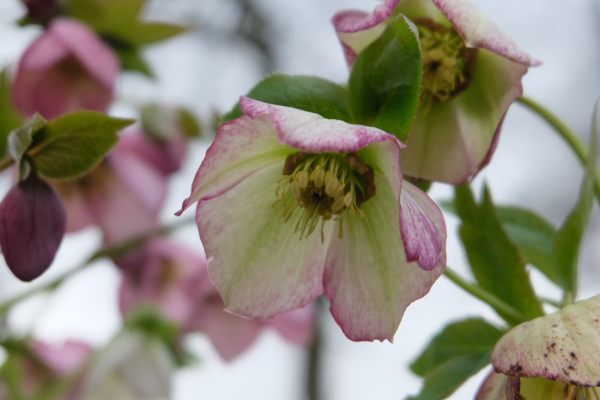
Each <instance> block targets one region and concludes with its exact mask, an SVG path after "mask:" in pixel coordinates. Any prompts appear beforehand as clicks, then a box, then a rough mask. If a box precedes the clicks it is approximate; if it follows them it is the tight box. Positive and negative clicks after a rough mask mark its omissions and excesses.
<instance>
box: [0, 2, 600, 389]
mask: <svg viewBox="0 0 600 400" xmlns="http://www.w3.org/2000/svg"><path fill="white" fill-rule="evenodd" d="M376 3H377V2H375V1H369V0H302V1H294V0H260V1H259V0H257V1H256V4H258V5H259V6H260V7H261V9H262V10H263V11H264V13H265V15H266V16H268V19H269V23H270V24H271V25H272V29H273V35H274V36H273V37H274V39H273V40H275V38H276V40H277V41H276V43H275V46H274V49H275V52H274V60H275V64H276V68H275V69H276V70H277V71H280V72H284V73H290V74H312V75H318V76H321V77H324V78H327V79H331V80H333V81H338V82H343V81H345V79H346V77H347V74H348V72H347V68H346V65H345V63H344V59H343V56H342V52H341V49H340V46H339V44H338V42H337V39H336V37H335V34H334V31H333V29H332V27H331V25H330V23H329V20H330V18H331V16H332V15H333V14H334V13H335V12H336V11H338V10H341V9H345V8H358V9H364V10H370V9H372V7H373V6H374V5H375V4H376ZM475 4H477V6H478V7H480V8H481V9H483V10H484V11H485V12H486V13H487V14H488V15H489V16H490V17H492V18H493V19H494V20H495V21H496V23H497V24H498V25H499V26H500V27H501V28H503V30H504V31H505V32H506V33H508V34H509V35H510V36H511V37H512V38H513V39H515V41H516V42H517V43H519V44H520V45H521V47H522V48H524V49H525V50H527V51H528V52H530V53H531V54H532V55H533V56H534V57H536V58H538V59H541V60H542V61H543V62H544V65H543V66H541V67H538V68H534V69H531V70H530V71H529V73H528V74H527V76H526V77H525V79H524V88H525V91H524V92H525V94H527V95H528V96H530V97H533V98H534V99H537V100H539V101H541V102H542V103H543V104H545V105H547V106H548V107H549V108H550V109H552V110H553V111H555V112H556V113H557V114H558V115H559V116H560V117H561V118H564V120H565V121H566V122H567V123H568V124H569V125H570V126H572V127H573V128H574V129H575V130H576V131H577V132H578V133H580V134H581V135H582V136H587V134H588V132H589V126H590V117H591V112H592V108H593V104H594V102H595V100H596V98H597V97H598V96H599V95H600V52H599V49H600V43H599V40H598V38H600V26H599V21H600V4H599V2H598V1H593V0H571V1H569V2H565V1H559V0H487V1H484V0H479V1H476V2H475ZM20 12H21V11H20V7H19V4H18V1H16V0H0V66H2V67H3V66H6V65H10V64H13V65H14V63H15V62H16V60H17V58H18V56H19V54H21V52H22V51H23V50H24V48H25V47H26V46H27V45H28V43H30V42H31V40H33V39H34V38H35V37H36V35H37V34H38V32H39V31H38V30H36V29H35V28H26V29H18V28H16V27H15V26H14V25H11V23H12V21H14V20H15V19H16V18H17V17H18V16H19V15H20ZM148 16H149V17H152V18H156V19H172V20H174V21H181V22H188V23H192V22H193V23H194V24H198V21H201V23H200V24H199V26H201V27H203V29H199V30H197V31H193V32H191V33H189V34H186V35H185V36H182V37H180V38H178V39H175V40H172V41H169V42H165V43H164V44H162V45H159V46H155V47H153V48H151V49H149V50H148V51H147V53H146V57H147V59H148V60H149V61H150V63H151V65H152V66H153V68H154V70H155V72H156V75H157V77H158V79H157V81H156V82H151V81H149V80H147V79H145V78H143V77H139V76H134V75H130V74H127V75H126V76H124V77H123V78H122V79H121V81H120V83H119V92H120V93H121V94H122V95H123V96H124V97H126V101H122V102H121V103H120V104H119V105H118V106H117V107H115V110H114V111H115V112H116V113H127V112H128V109H129V108H128V105H127V104H128V102H129V103H130V102H132V101H133V102H135V101H137V100H144V101H146V100H148V99H155V100H159V101H164V102H172V103H175V104H184V105H187V106H189V107H191V108H192V109H193V110H194V111H195V112H196V113H197V114H199V115H201V116H203V117H205V118H209V116H210V114H211V112H212V110H221V111H223V110H226V109H229V107H231V105H232V104H233V103H234V102H235V101H236V100H237V98H238V97H239V95H241V94H244V93H246V92H247V91H248V89H249V88H251V87H252V86H253V85H254V84H255V83H256V82H257V81H258V80H259V79H260V77H261V76H262V75H263V73H264V71H263V70H262V68H261V64H260V62H259V61H257V60H256V57H255V54H254V53H253V51H252V49H251V48H249V47H248V46H247V45H244V44H243V43H233V42H231V41H226V40H216V39H215V37H214V36H210V35H208V34H207V33H206V32H207V29H206V28H210V27H219V26H232V27H235V24H236V23H237V18H236V12H235V7H233V6H232V5H231V1H229V0H157V1H153V2H152V4H151V7H149V9H148ZM205 147H206V144H200V145H196V146H195V147H194V148H193V149H192V151H191V152H190V156H189V159H188V162H187V163H186V165H185V167H184V169H183V171H182V172H181V173H180V174H179V175H177V176H176V177H175V178H174V179H173V181H172V182H171V185H172V187H171V194H170V197H169V199H168V202H167V205H166V207H165V211H164V220H165V221H169V220H172V219H173V217H172V213H173V212H174V211H175V210H177V209H178V207H179V205H180V203H181V200H182V199H183V198H184V197H186V196H187V194H188V191H189V187H190V185H191V180H192V177H193V174H194V172H195V170H196V169H197V167H198V165H199V163H200V161H201V159H202V157H203V152H204V149H205ZM580 180H581V168H580V167H579V165H578V163H577V161H576V160H575V158H574V157H573V156H572V155H571V153H570V152H569V150H568V149H567V148H566V147H565V146H564V145H563V143H562V142H561V141H560V140H559V139H558V138H557V137H556V136H555V134H554V133H553V131H551V130H550V129H549V128H547V127H546V126H545V125H544V124H543V123H542V122H540V120H539V119H538V118H537V117H536V116H535V115H533V114H530V113H528V112H526V111H524V110H523V108H521V107H520V106H519V105H514V106H512V107H511V109H510V111H509V113H508V116H507V118H506V121H505V124H504V128H503V133H502V136H501V139H500V143H499V147H498V151H497V152H496V155H495V157H494V159H493V160H492V163H491V165H490V166H489V167H488V168H487V169H486V170H485V172H484V173H483V174H481V175H480V176H479V177H478V178H477V179H476V182H475V184H476V186H477V185H480V184H481V183H482V182H483V181H486V182H487V183H488V184H489V185H490V186H491V189H492V193H493V196H494V198H495V200H496V202H497V203H502V204H521V205H525V206H528V207H532V208H534V209H535V210H537V211H538V212H540V213H541V214H543V215H545V216H546V217H547V218H548V219H550V220H551V221H552V222H554V223H555V224H558V223H560V221H562V219H563V218H564V217H565V215H566V214H567V212H568V209H569V208H570V207H571V206H572V204H573V203H574V201H575V198H576V196H577V191H578V187H579V183H580ZM6 185H7V183H6V179H4V181H3V188H5V187H7V186H6ZM449 195H450V190H449V188H448V187H446V186H443V185H436V186H435V187H434V189H433V191H432V196H433V197H434V198H435V199H438V200H440V199H445V198H448V197H449ZM190 214H191V213H190ZM447 224H448V231H449V234H450V238H449V243H448V264H449V265H451V266H453V267H454V268H455V269H456V270H458V271H459V272H461V273H462V274H463V275H464V276H467V274H468V272H467V270H466V268H465V265H466V264H465V261H464V256H463V252H462V249H461V248H460V247H459V245H458V242H457V240H456V228H457V222H456V219H455V218H454V217H452V216H450V215H448V216H447ZM599 228H600V222H599V218H598V211H597V207H595V209H594V218H593V222H592V224H591V225H590V229H589V231H588V233H587V235H586V239H585V242H584V250H583V254H582V257H581V264H582V275H581V288H582V290H581V296H580V297H581V298H586V297H590V296H592V295H594V294H596V293H598V291H599V290H598V289H599V288H600V257H599V248H598V243H599V241H598V239H599V234H600V230H599ZM176 237H177V239H178V240H179V241H181V242H184V243H188V244H189V245H190V246H192V247H194V246H196V247H198V246H199V240H198V237H197V233H196V231H195V228H193V227H191V228H189V229H186V230H182V231H181V232H179V233H178V234H177V235H176ZM98 244H99V234H98V233H97V232H96V231H94V230H93V229H90V230H87V231H85V232H82V233H80V234H77V235H74V236H72V237H69V238H68V239H67V240H66V241H65V242H64V243H63V245H62V246H61V248H60V251H59V254H58V257H57V259H56V261H55V263H54V265H53V266H52V268H51V270H50V271H49V272H48V273H47V274H46V275H44V277H43V278H42V279H40V280H39V281H40V282H43V281H44V280H46V279H48V278H51V277H52V276H55V275H56V274H57V273H60V272H61V271H64V270H66V269H68V268H70V267H71V266H74V265H76V264H77V262H78V260H80V259H81V258H82V257H84V256H85V255H86V254H89V253H90V252H92V251H93V250H94V249H95V248H96V247H97V246H98ZM533 277H534V281H535V283H536V285H538V286H539V287H541V288H542V291H543V292H544V293H545V294H547V295H548V296H551V297H558V292H557V290H556V289H554V288H553V287H552V286H551V284H550V283H548V281H546V280H545V279H544V278H543V277H541V276H540V275H539V274H538V273H533ZM117 284H118V275H117V273H116V271H115V270H114V268H112V267H111V266H110V265H109V264H108V263H98V265H94V266H92V267H90V270H89V271H86V272H85V273H81V274H80V275H78V276H77V277H76V278H74V279H72V280H70V281H69V282H68V283H67V284H66V285H65V286H64V287H63V288H61V290H60V291H59V292H57V293H55V294H53V295H50V296H42V297H38V298H35V299H32V300H30V301H27V302H25V303H23V305H22V306H20V307H19V308H18V309H17V310H16V312H14V313H13V314H12V315H11V316H10V318H9V321H8V323H9V324H10V326H11V327H14V329H15V330H16V331H17V332H23V333H25V332H28V331H32V332H33V334H34V335H35V336H36V337H39V338H41V339H45V340H53V341H54V340H56V341H60V340H64V339H67V338H80V339H84V340H87V341H90V342H91V343H94V344H97V345H101V344H102V343H104V342H105V341H106V340H108V339H109V338H110V337H111V336H112V335H113V334H114V332H115V331H116V330H117V329H118V326H119V320H118V313H117V308H116V289H117ZM25 287H27V286H26V285H24V284H21V283H19V282H17V281H16V280H15V279H14V278H13V277H12V276H11V275H10V273H8V272H7V270H6V269H5V268H0V298H3V299H4V298H8V297H10V296H12V295H14V294H15V293H18V291H20V290H23V288H25ZM467 316H485V317H489V319H490V320H491V321H499V320H498V319H497V318H496V317H495V316H494V314H493V312H492V311H491V310H490V309H489V308H488V307H487V306H485V305H483V304H481V303H479V302H478V301H476V300H475V299H473V298H472V297H470V296H469V295H467V294H465V293H463V292H461V291H460V290H459V289H457V288H456V287H455V286H453V284H451V283H450V282H448V281H447V280H446V279H445V278H443V277H442V278H440V280H439V281H438V282H437V283H436V284H435V285H434V287H433V289H432V290H431V293H430V294H429V295H428V296H426V297H425V298H424V299H422V300H420V301H418V302H416V303H415V304H413V305H412V306H410V307H409V309H408V310H407V312H406V315H405V317H404V320H403V321H402V324H401V326H400V329H399V330H398V333H397V334H396V336H395V341H394V344H390V343H354V342H350V341H348V340H347V339H346V338H345V337H344V336H343V334H342V333H341V330H340V329H339V328H338V327H337V325H335V323H334V322H333V320H332V319H331V318H330V317H329V318H328V320H327V324H326V325H327V326H326V335H325V349H324V354H323V362H324V364H323V367H322V370H323V373H324V376H323V378H322V384H323V391H324V399H327V400H329V399H332V400H362V399H367V398H369V399H381V400H387V399H390V400H391V399H402V398H404V397H405V396H406V395H409V394H415V393H417V392H418V390H419V387H420V380H419V379H417V378H416V377H415V376H414V375H412V374H411V372H410V371H409V370H408V364H409V361H410V360H412V359H414V357H415V356H416V355H417V354H418V353H419V352H420V351H421V350H422V348H423V346H424V345H425V343H426V342H427V341H428V340H430V338H431V337H432V335H434V334H435V333H436V332H438V331H439V330H440V329H441V328H443V327H444V326H445V325H446V323H448V322H450V321H453V320H456V319H463V318H465V317H467ZM189 344H190V345H191V347H192V349H193V350H194V351H195V352H196V353H197V354H198V355H199V357H200V358H201V363H200V364H198V365H195V366H193V367H191V368H188V369H186V370H183V371H180V372H178V373H177V374H176V377H175V385H174V396H173V398H174V399H175V400H195V399H199V398H205V399H233V398H243V399H244V400H263V399H290V400H296V399H298V400H299V399H302V398H303V394H302V393H303V391H302V387H301V385H302V384H303V379H304V376H303V368H304V360H305V354H304V353H303V351H302V350H300V349H298V348H295V347H292V346H290V345H288V344H287V343H286V342H284V341H283V340H281V339H280V338H279V337H278V336H277V335H276V334H275V333H273V332H266V333H265V334H264V335H262V336H261V338H260V340H259V341H258V342H257V344H256V345H255V346H254V347H253V348H252V349H250V350H249V351H248V352H247V353H245V354H244V355H243V356H242V357H240V358H238V359H237V360H235V361H234V362H233V363H231V364H228V365H227V364H223V363H222V362H221V361H220V360H219V358H218V356H217V355H216V353H215V352H214V351H213V350H212V348H211V347H210V344H209V343H208V342H207V340H206V339H205V338H204V337H202V336H201V335H197V336H194V337H192V338H191V339H190V340H189ZM486 372H487V371H486ZM486 372H482V373H480V374H479V375H477V376H476V377H475V378H473V379H471V380H470V381H468V383H467V384H466V385H465V386H464V387H463V388H462V389H461V390H459V391H458V392H457V393H455V395H454V396H453V397H452V398H453V399H458V400H462V399H469V398H472V396H473V393H474V392H475V390H476V388H477V387H478V385H479V383H480V382H481V379H482V377H483V374H485V373H486Z"/></svg>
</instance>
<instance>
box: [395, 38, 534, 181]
mask: <svg viewBox="0 0 600 400" xmlns="http://www.w3.org/2000/svg"><path fill="white" fill-rule="evenodd" d="M526 72H527V67H526V66H523V65H520V64H516V63H514V62H512V61H509V60H507V59H505V58H503V57H500V56H498V55H496V54H493V53H491V52H489V51H487V50H479V53H478V55H477V61H476V68H475V71H474V75H473V80H472V81H471V84H470V86H469V88H468V89H467V90H465V91H464V92H462V93H461V94H459V95H458V96H457V97H455V98H454V99H452V100H451V101H447V102H433V103H432V104H430V105H428V106H426V107H422V108H421V110H419V112H418V115H417V118H416V120H415V122H414V124H413V128H412V130H411V133H410V134H409V136H408V139H407V140H406V145H407V149H406V150H405V151H404V152H403V154H402V166H403V168H404V173H405V174H406V175H408V176H412V177H415V178H422V179H427V180H432V181H442V182H449V183H453V184H460V183H465V182H467V181H469V179H471V178H472V177H473V176H475V175H476V174H477V172H479V170H480V169H481V168H483V167H484V166H485V165H486V164H487V163H488V161H489V160H490V158H491V156H492V154H493V152H494V150H495V144H496V142H497V140H498V134H499V132H500V128H501V124H502V120H503V118H504V115H505V114H506V111H507V109H508V107H509V106H510V104H511V103H512V102H513V101H514V100H515V99H517V98H518V97H520V96H521V93H522V91H523V89H522V86H521V78H522V77H523V75H524V74H525V73H526Z"/></svg>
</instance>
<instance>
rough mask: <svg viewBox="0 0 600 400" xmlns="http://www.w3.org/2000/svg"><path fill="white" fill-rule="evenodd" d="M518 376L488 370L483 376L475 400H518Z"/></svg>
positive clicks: (519, 397)
mask: <svg viewBox="0 0 600 400" xmlns="http://www.w3.org/2000/svg"><path fill="white" fill-rule="evenodd" d="M519 391H520V382H519V378H517V377H513V376H508V375H504V374H498V373H496V372H494V371H492V372H490V373H489V374H488V376H487V377H486V378H485V380H484V381H483V383H482V384H481V386H480V387H479V390H478V391H477V394H476V397H475V400H520V399H521V396H519Z"/></svg>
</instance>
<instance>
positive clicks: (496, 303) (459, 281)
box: [444, 267, 528, 323]
mask: <svg viewBox="0 0 600 400" xmlns="http://www.w3.org/2000/svg"><path fill="white" fill-rule="evenodd" d="M444 275H445V276H446V278H448V279H450V280H451V281H452V282H453V283H454V284H456V285H457V286H458V287H460V288H461V289H463V290H464V291H465V292H467V293H469V294H471V295H472V296H474V297H476V298H478V299H479V300H481V301H483V302H484V303H486V304H488V305H489V306H491V307H493V308H494V309H496V310H497V311H500V312H502V313H503V314H505V315H506V316H509V317H510V318H512V319H513V320H515V321H518V322H519V323H521V322H525V321H527V320H528V318H527V317H525V316H524V315H523V314H521V312H520V311H518V310H516V309H514V308H513V307H512V306H510V305H509V304H507V303H505V302H504V301H503V300H501V299H499V298H498V297H496V296H495V295H493V294H492V293H490V292H488V291H486V290H485V289H483V288H482V287H480V286H477V285H475V284H473V283H470V282H467V281H466V280H465V279H463V278H462V277H461V276H460V275H458V274H457V273H456V272H455V271H453V270H452V268H450V267H446V270H445V271H444Z"/></svg>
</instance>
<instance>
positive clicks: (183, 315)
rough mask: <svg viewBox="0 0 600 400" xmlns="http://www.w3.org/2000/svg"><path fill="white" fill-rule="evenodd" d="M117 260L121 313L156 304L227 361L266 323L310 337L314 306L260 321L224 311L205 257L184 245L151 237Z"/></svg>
mask: <svg viewBox="0 0 600 400" xmlns="http://www.w3.org/2000/svg"><path fill="white" fill-rule="evenodd" d="M119 265H120V266H121V269H122V272H123V280H122V283H121V288H120V291H119V304H120V308H121V311H122V312H123V313H124V314H127V313H129V312H131V311H132V310H135V309H136V308H137V307H140V306H144V305H146V306H152V307H155V308H156V309H157V310H158V311H159V313H160V314H161V316H162V317H163V318H165V319H167V320H169V321H170V322H172V323H174V324H175V325H176V326H178V327H179V329H180V332H181V333H182V334H185V333H189V332H196V331H201V332H204V333H206V334H207V335H208V337H209V339H210V341H211V342H212V344H213V345H214V347H215V349H216V350H217V352H218V353H219V355H220V356H221V357H222V358H223V359H224V360H226V361H230V360H232V359H234V358H235V357H237V356H238V355H240V354H241V353H243V352H244V351H245V350H246V349H248V348H249V347H250V346H251V345H252V344H253V343H254V342H255V340H256V339H257V338H258V336H259V334H260V333H261V332H262V331H263V330H264V329H265V328H267V327H272V328H274V329H275V330H277V331H278V332H279V333H280V334H281V335H282V336H283V337H284V338H286V339H288V340H289V341H291V342H293V343H296V344H300V345H306V344H308V342H309V340H310V338H311V337H312V332H313V321H314V317H313V308H312V306H309V307H307V308H305V309H302V310H296V311H293V312H289V313H285V314H282V315H279V316H277V317H275V318H274V319H272V320H269V321H264V322H263V321H256V320H250V319H245V318H240V317H238V316H235V315H233V314H230V313H227V312H225V311H223V308H224V305H223V301H222V300H221V298H220V297H219V294H218V292H217V290H216V289H215V287H214V285H213V284H212V282H211V281H210V279H209V277H208V271H207V261H206V259H205V258H204V256H201V255H199V254H196V253H195V252H192V251H190V250H189V249H187V248H185V247H183V246H179V245H176V244H174V243H171V242H168V241H166V240H159V239H155V240H152V241H151V242H149V243H148V244H147V245H146V246H145V248H144V250H143V252H141V253H138V254H136V256H135V257H128V258H126V259H125V260H124V262H120V263H119Z"/></svg>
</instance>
